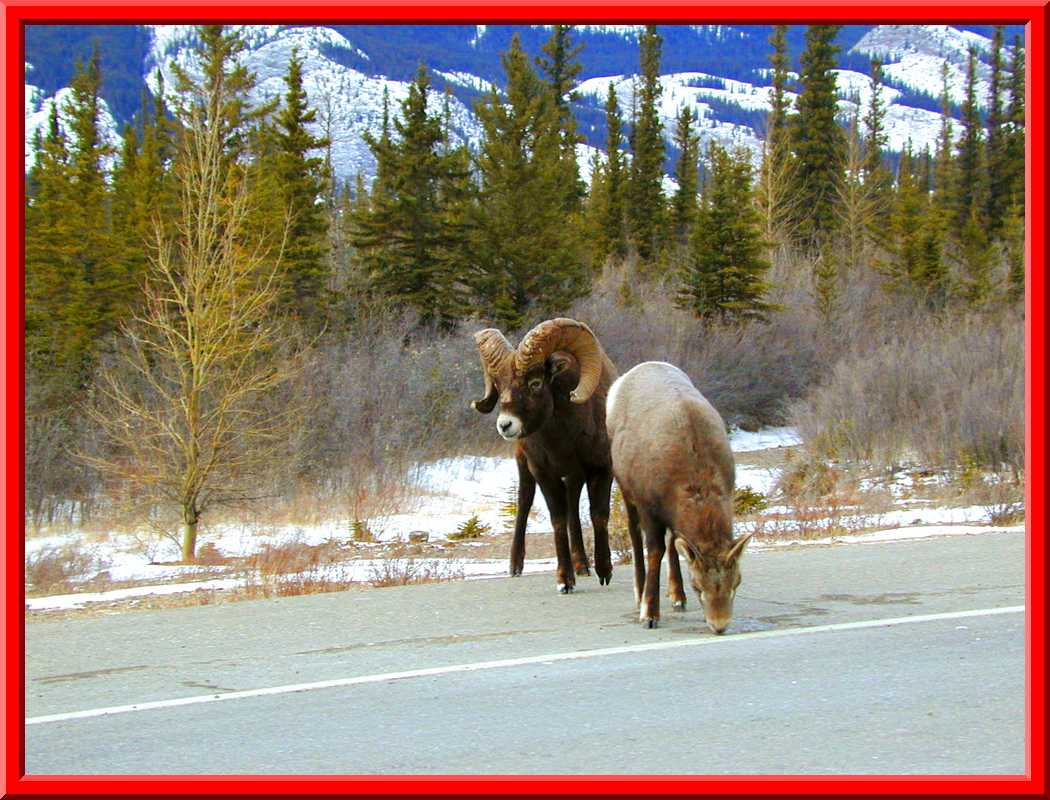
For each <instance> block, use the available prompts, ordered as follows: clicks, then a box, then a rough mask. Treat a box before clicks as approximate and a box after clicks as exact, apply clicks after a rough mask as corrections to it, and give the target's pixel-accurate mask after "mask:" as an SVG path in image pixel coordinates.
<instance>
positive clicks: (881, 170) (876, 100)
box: [864, 60, 893, 244]
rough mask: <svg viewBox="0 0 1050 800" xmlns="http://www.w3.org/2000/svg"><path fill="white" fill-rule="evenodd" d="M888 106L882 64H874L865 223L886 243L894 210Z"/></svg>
mask: <svg viewBox="0 0 1050 800" xmlns="http://www.w3.org/2000/svg"><path fill="white" fill-rule="evenodd" d="M885 120H886V108H885V106H884V105H883V102H882V64H881V63H880V62H879V61H878V60H876V61H873V62H872V64H871V102H870V104H869V105H868V110H867V113H866V114H865V116H864V128H865V136H864V188H865V194H866V196H867V201H868V213H867V214H866V217H867V219H866V226H867V229H868V235H869V236H870V237H871V239H872V240H873V241H875V242H878V243H880V244H884V243H885V241H886V237H887V233H888V230H889V219H890V213H891V210H892V200H891V194H892V191H893V176H892V175H891V174H890V171H889V170H888V169H887V168H886V161H885V155H884V153H885V150H886V138H887V137H886V123H885Z"/></svg>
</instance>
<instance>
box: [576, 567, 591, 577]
mask: <svg viewBox="0 0 1050 800" xmlns="http://www.w3.org/2000/svg"><path fill="white" fill-rule="evenodd" d="M576 574H577V575H590V574H591V568H590V567H576Z"/></svg>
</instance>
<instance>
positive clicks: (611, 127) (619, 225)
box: [598, 83, 627, 260]
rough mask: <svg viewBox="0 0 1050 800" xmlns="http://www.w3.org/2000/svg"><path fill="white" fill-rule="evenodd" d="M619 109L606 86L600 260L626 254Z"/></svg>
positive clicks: (611, 89)
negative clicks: (604, 159)
mask: <svg viewBox="0 0 1050 800" xmlns="http://www.w3.org/2000/svg"><path fill="white" fill-rule="evenodd" d="M621 126H622V123H621V121H620V107H619V104H618V103H617V100H616V89H615V87H614V85H613V84H612V83H610V84H609V93H608V95H607V96H606V100H605V127H606V131H607V137H606V140H605V152H606V158H607V160H606V165H605V169H604V170H603V173H602V175H603V177H604V202H603V204H602V205H600V206H599V208H601V209H602V221H601V225H600V230H601V234H600V238H599V243H600V244H599V248H598V250H599V254H600V260H604V258H605V256H606V255H609V254H612V255H614V256H616V257H618V258H622V257H623V256H624V255H625V254H626V253H627V232H626V229H625V225H626V222H625V217H624V212H625V194H626V189H627V165H626V163H625V158H624V153H623V151H622V150H621V149H620V146H621V145H622V143H623V135H622V133H621Z"/></svg>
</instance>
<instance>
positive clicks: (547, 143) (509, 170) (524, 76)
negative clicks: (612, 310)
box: [474, 38, 589, 328]
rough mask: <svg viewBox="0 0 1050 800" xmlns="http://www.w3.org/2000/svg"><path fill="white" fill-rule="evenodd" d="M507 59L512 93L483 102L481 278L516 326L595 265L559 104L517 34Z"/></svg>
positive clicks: (494, 312)
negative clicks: (573, 207)
mask: <svg viewBox="0 0 1050 800" xmlns="http://www.w3.org/2000/svg"><path fill="white" fill-rule="evenodd" d="M503 64H504V69H505V70H506V73H507V91H506V97H505V98H503V97H501V96H500V95H499V94H497V93H495V92H493V93H491V94H490V95H489V96H488V97H487V98H486V99H485V100H484V102H482V103H480V104H479V105H478V106H477V109H476V110H477V114H478V118H479V119H480V121H481V124H482V128H483V131H484V135H483V139H482V143H481V149H480V152H479V153H478V156H477V164H478V170H479V179H480V184H481V185H480V196H479V202H478V205H477V207H476V210H475V214H474V221H475V227H474V230H475V231H476V234H477V238H476V246H477V254H476V255H477V259H476V262H475V263H476V264H477V266H478V267H479V273H480V274H479V275H478V276H477V278H476V280H475V281H474V283H475V288H476V291H477V293H478V294H479V295H480V297H481V299H482V301H483V303H484V309H485V313H486V314H488V315H489V316H491V317H492V318H493V319H495V320H497V321H498V322H499V323H500V324H501V325H503V326H506V327H511V328H513V327H518V326H520V325H522V324H523V323H524V322H525V320H526V318H527V317H529V316H530V315H538V314H549V313H551V312H554V311H556V310H557V309H559V308H564V307H565V306H567V305H568V304H569V303H570V302H572V300H573V299H575V298H577V297H579V296H581V295H582V294H585V293H586V291H587V288H588V279H589V270H588V268H587V265H586V264H585V262H584V259H583V257H582V251H583V243H582V242H581V241H580V228H581V221H580V220H579V218H578V217H577V216H576V215H566V213H565V203H564V196H565V195H564V188H565V186H566V183H567V182H570V181H572V180H573V175H574V170H572V169H569V164H568V163H567V161H566V160H565V159H564V158H562V145H561V141H562V135H561V127H560V121H559V120H560V118H559V113H558V107H557V106H556V105H555V104H554V103H553V102H552V99H551V93H550V89H549V87H548V86H547V85H546V84H545V83H544V82H543V81H542V80H540V78H539V77H537V75H536V74H535V73H534V72H533V70H532V68H531V66H530V65H529V60H528V58H527V57H526V55H525V53H524V52H523V51H522V50H521V47H520V44H519V42H518V40H517V39H516V38H515V39H514V40H513V41H512V43H511V48H510V50H509V51H507V52H506V53H505V54H504V56H503Z"/></svg>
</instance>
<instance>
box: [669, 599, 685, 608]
mask: <svg viewBox="0 0 1050 800" xmlns="http://www.w3.org/2000/svg"><path fill="white" fill-rule="evenodd" d="M671 607H672V608H673V609H674V610H675V611H685V600H675V601H674V602H673V603H671Z"/></svg>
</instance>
